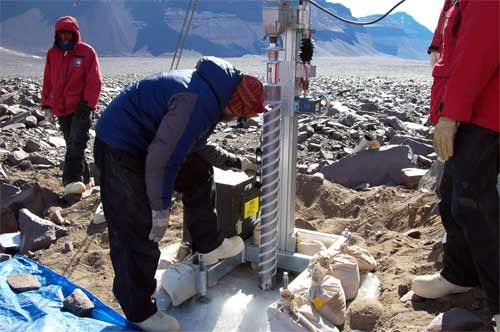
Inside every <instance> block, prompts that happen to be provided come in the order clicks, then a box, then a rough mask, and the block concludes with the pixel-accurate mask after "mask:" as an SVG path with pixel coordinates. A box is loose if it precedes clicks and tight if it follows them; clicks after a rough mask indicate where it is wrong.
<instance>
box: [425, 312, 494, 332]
mask: <svg viewBox="0 0 500 332" xmlns="http://www.w3.org/2000/svg"><path fill="white" fill-rule="evenodd" d="M481 328H484V325H483V322H482V321H481V318H479V317H478V316H477V315H475V314H473V313H472V312H470V311H468V310H465V309H462V308H453V309H451V310H449V311H447V312H445V313H441V314H439V315H437V316H436V317H435V318H434V319H433V320H432V322H431V323H430V324H429V325H428V326H427V329H426V330H425V331H426V332H449V331H453V332H455V331H476V330H478V329H481Z"/></svg>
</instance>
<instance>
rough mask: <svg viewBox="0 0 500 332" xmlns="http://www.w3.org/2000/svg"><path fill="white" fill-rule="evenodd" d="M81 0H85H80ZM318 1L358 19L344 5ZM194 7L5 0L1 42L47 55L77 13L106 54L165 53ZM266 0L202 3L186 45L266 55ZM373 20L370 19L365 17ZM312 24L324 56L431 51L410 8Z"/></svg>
mask: <svg viewBox="0 0 500 332" xmlns="http://www.w3.org/2000/svg"><path fill="white" fill-rule="evenodd" d="M77 2H78V1H77ZM318 3H320V4H321V5H323V6H325V7H326V8H328V9H330V10H332V11H334V12H335V13H337V14H339V15H341V16H342V17H345V18H348V19H351V20H356V18H355V17H353V16H352V14H351V12H350V10H349V9H348V8H346V7H344V6H342V5H340V4H335V3H330V2H327V1H326V0H318ZM186 6H187V1H185V0H148V1H138V0H88V1H85V0H81V1H79V2H78V5H76V2H75V1H74V0H37V1H32V0H1V1H0V46H1V47H4V48H7V49H12V50H15V51H19V52H24V53H30V54H37V55H43V54H44V53H45V52H46V50H47V48H48V47H50V45H51V44H52V42H53V38H54V31H53V24H54V21H55V19H56V18H57V17H59V16H63V15H72V16H75V17H76V18H77V19H78V21H79V23H80V29H81V33H82V38H83V40H84V41H87V42H89V43H90V44H91V45H92V46H94V48H96V50H97V51H98V53H99V55H101V56H102V55H107V56H141V55H153V56H157V55H161V54H165V53H171V52H173V51H174V50H175V45H176V43H177V38H178V34H179V31H180V29H181V27H182V24H183V20H184V13H185V9H186ZM262 6H263V1H261V0H201V1H200V3H199V5H198V7H197V9H196V13H195V15H194V18H193V22H192V25H191V30H190V34H189V37H188V39H187V41H186V45H185V48H186V49H191V50H194V51H196V52H199V53H202V54H211V55H216V56H223V57H236V56H242V55H244V54H262V53H263V50H264V49H265V47H266V43H265V41H264V40H263V37H264V33H263V31H262ZM363 19H367V18H363ZM311 21H312V22H313V27H314V29H315V30H316V33H315V35H314V39H315V41H316V46H317V47H316V50H317V54H319V55H343V56H360V55H381V54H387V55H395V56H399V57H404V58H413V59H419V58H424V57H425V56H426V53H425V51H426V48H427V45H428V44H429V42H430V40H431V38H432V34H431V32H430V31H429V30H427V29H426V28H425V27H423V26H422V25H420V24H419V23H418V22H417V21H415V20H414V19H413V18H412V17H411V16H409V15H407V14H405V13H397V14H394V15H390V16H389V17H388V18H387V19H386V20H384V21H382V22H381V23H379V24H377V25H374V26H366V27H364V26H355V25H348V24H345V23H343V22H340V21H338V20H336V19H334V18H332V17H330V16H328V15H326V14H324V13H322V12H320V11H319V10H317V9H315V8H313V9H312V16H311Z"/></svg>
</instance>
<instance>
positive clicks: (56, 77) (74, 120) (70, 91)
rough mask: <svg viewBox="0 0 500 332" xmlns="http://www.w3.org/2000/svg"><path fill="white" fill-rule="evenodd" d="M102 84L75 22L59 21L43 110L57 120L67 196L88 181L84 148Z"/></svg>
mask: <svg viewBox="0 0 500 332" xmlns="http://www.w3.org/2000/svg"><path fill="white" fill-rule="evenodd" d="M101 83H102V80H101V72H100V69H99V60H98V58H97V54H96V52H95V51H94V49H93V48H92V47H91V46H90V45H88V44H86V43H84V42H82V41H81V39H80V32H79V30H78V22H77V21H76V19H75V18H74V17H71V16H63V17H60V18H59V19H57V21H56V24H55V42H54V45H53V46H52V47H51V48H50V49H49V51H48V53H47V60H46V63H45V73H44V77H43V88H42V109H43V110H44V112H45V113H46V114H50V113H52V114H53V115H55V116H56V117H57V118H58V122H59V125H60V127H61V130H62V132H63V135H64V139H65V141H66V156H65V159H64V170H63V185H64V187H65V193H66V194H81V193H83V192H84V191H85V189H86V186H85V184H86V183H88V182H89V181H90V173H89V168H88V165H87V163H86V161H85V148H86V147H87V142H88V140H89V138H90V137H89V129H90V126H91V123H92V111H93V110H94V109H95V108H96V105H97V101H98V100H99V93H100V92H101Z"/></svg>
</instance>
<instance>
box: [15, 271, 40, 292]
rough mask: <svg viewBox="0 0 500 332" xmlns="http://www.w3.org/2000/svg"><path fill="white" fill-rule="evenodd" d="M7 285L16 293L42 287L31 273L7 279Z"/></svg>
mask: <svg viewBox="0 0 500 332" xmlns="http://www.w3.org/2000/svg"><path fill="white" fill-rule="evenodd" d="M7 283H8V284H9V286H10V288H12V290H13V291H14V292H16V293H21V292H27V291H31V290H37V289H39V288H40V287H42V285H41V284H40V281H38V279H37V278H36V277H35V276H34V275H32V274H31V273H23V274H16V275H12V276H8V277H7Z"/></svg>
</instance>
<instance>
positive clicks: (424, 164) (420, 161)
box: [417, 155, 433, 169]
mask: <svg viewBox="0 0 500 332" xmlns="http://www.w3.org/2000/svg"><path fill="white" fill-rule="evenodd" d="M432 163H433V161H432V160H431V159H429V158H426V157H424V156H421V155H417V165H418V167H419V168H426V169H427V168H431V166H432Z"/></svg>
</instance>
